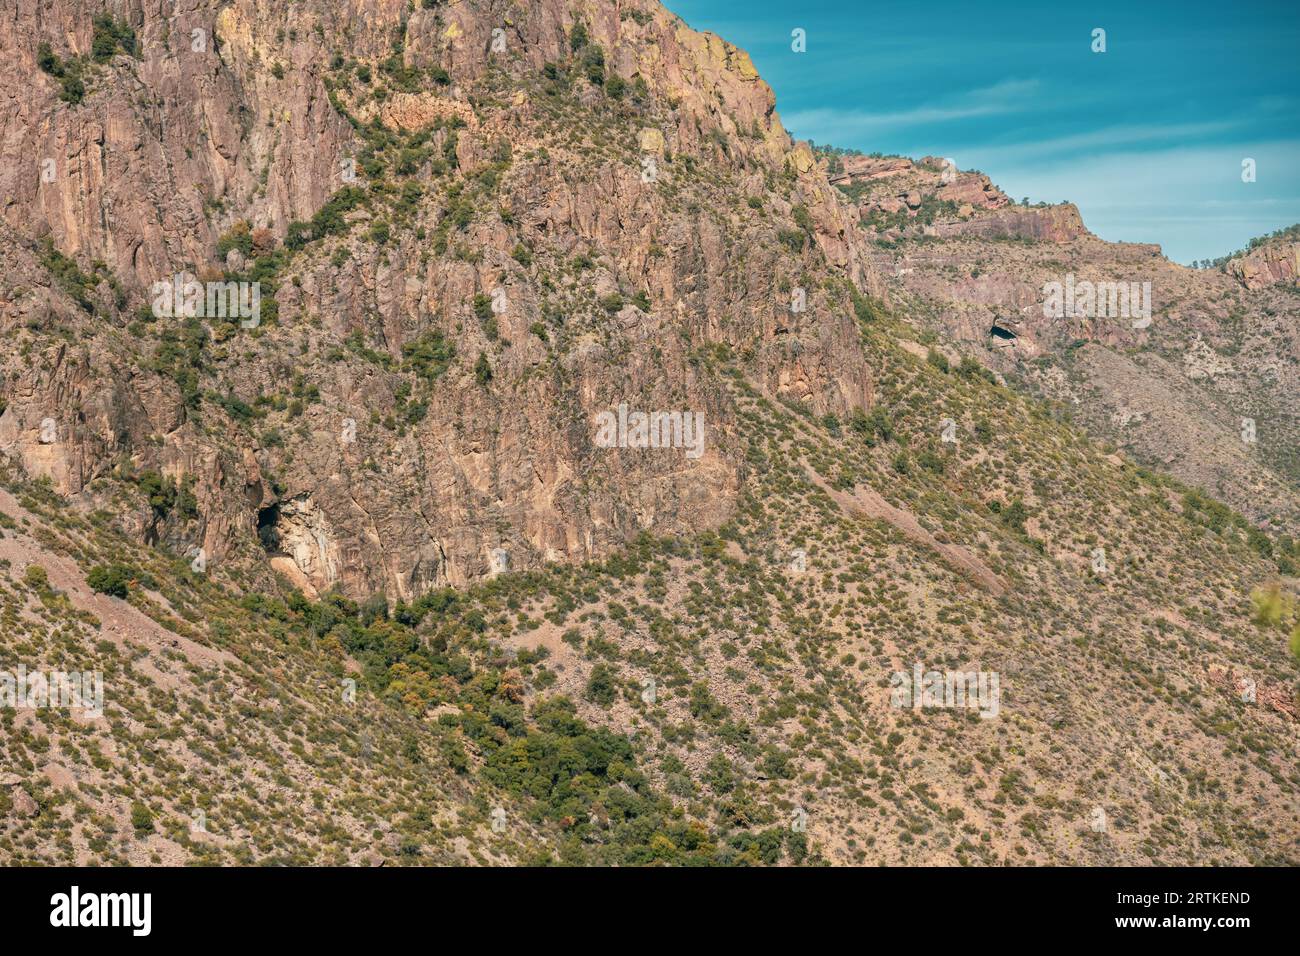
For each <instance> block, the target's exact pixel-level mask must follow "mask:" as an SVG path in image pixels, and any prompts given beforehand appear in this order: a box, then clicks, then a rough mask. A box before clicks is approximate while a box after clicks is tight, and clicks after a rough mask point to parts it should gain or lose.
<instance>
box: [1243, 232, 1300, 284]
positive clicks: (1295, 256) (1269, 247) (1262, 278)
mask: <svg viewBox="0 0 1300 956" xmlns="http://www.w3.org/2000/svg"><path fill="white" fill-rule="evenodd" d="M1226 268H1227V270H1228V274H1229V275H1231V276H1232V277H1233V278H1235V279H1236V280H1237V281H1238V282H1240V283H1241V284H1242V285H1244V286H1245V287H1246V288H1247V289H1263V288H1267V287H1268V286H1270V285H1277V284H1278V283H1289V284H1291V285H1295V284H1296V283H1297V282H1300V242H1286V241H1278V242H1266V243H1263V244H1261V245H1260V246H1259V247H1257V248H1255V249H1252V250H1251V251H1250V252H1247V253H1245V254H1243V255H1240V256H1236V257H1235V258H1232V259H1229V260H1228V262H1227V266H1226Z"/></svg>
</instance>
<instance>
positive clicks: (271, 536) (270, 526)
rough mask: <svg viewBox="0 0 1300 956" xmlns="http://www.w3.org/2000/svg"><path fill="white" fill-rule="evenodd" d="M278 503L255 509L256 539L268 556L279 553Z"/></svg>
mask: <svg viewBox="0 0 1300 956" xmlns="http://www.w3.org/2000/svg"><path fill="white" fill-rule="evenodd" d="M279 524H280V503H279V502H278V501H277V502H274V503H272V504H269V505H267V506H266V507H265V508H258V509H257V537H258V540H260V541H261V542H262V547H263V548H265V549H266V551H267V553H269V554H277V553H279V551H280V530H279Z"/></svg>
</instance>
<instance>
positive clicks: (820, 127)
mask: <svg viewBox="0 0 1300 956" xmlns="http://www.w3.org/2000/svg"><path fill="white" fill-rule="evenodd" d="M1037 89H1038V80H1036V79H1028V80H1014V79H1012V80H1003V81H1002V82H1000V83H995V84H994V85H992V86H986V87H983V88H981V89H977V90H969V91H967V92H965V93H962V94H960V95H958V96H954V97H951V98H947V99H945V100H943V101H941V102H935V103H929V104H925V105H922V106H917V107H914V108H912V109H907V110H894V111H890V112H871V111H868V110H846V109H842V108H839V107H822V108H818V109H811V110H795V111H793V112H790V113H786V114H782V117H781V119H782V122H783V123H784V124H785V126H786V128H787V129H790V130H792V131H794V132H795V134H796V135H798V136H811V137H812V138H814V139H819V140H820V139H831V140H837V138H838V140H837V141H839V142H844V141H846V140H848V139H851V138H855V137H857V136H859V135H861V134H864V133H872V134H876V135H879V134H880V133H883V132H885V131H889V130H895V129H899V128H902V127H907V126H920V125H924V124H927V123H946V122H951V121H952V120H958V119H967V118H970V117H976V116H992V115H995V114H999V113H1014V112H1017V111H1019V110H1022V109H1024V108H1025V103H1026V100H1027V99H1028V98H1029V97H1031V96H1032V95H1033V94H1034V93H1035V91H1036V90H1037Z"/></svg>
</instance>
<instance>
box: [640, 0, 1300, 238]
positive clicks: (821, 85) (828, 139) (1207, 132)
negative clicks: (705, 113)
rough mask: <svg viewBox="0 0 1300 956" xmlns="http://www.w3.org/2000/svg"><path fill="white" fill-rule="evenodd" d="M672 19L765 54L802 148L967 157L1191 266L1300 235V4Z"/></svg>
mask: <svg viewBox="0 0 1300 956" xmlns="http://www.w3.org/2000/svg"><path fill="white" fill-rule="evenodd" d="M666 5H667V6H668V8H669V9H670V10H672V11H673V12H674V13H677V14H678V15H680V16H681V17H682V18H683V19H684V20H685V21H686V22H687V23H688V24H690V25H691V26H692V27H695V28H696V29H703V30H711V31H713V32H715V33H718V34H720V35H721V36H723V37H725V38H726V39H727V40H729V41H731V42H732V43H735V44H736V45H738V46H740V47H742V48H744V49H745V50H747V51H749V53H750V55H751V56H752V57H753V59H754V63H755V65H756V66H757V67H758V70H759V72H760V73H761V74H762V75H763V78H764V79H765V80H767V82H768V83H770V84H771V85H772V88H773V89H774V90H776V98H777V111H778V112H779V113H780V115H781V119H782V121H783V122H784V123H785V126H786V128H787V129H788V130H789V131H790V133H791V134H792V135H794V136H795V137H797V138H799V139H812V140H815V141H816V142H818V143H827V144H832V145H836V146H848V147H853V148H856V149H860V150H862V151H864V152H873V151H880V152H884V153H900V154H902V155H905V156H916V157H919V156H925V155H933V156H946V157H951V158H952V159H953V160H954V161H955V162H956V164H957V166H958V167H959V168H960V169H979V170H981V171H983V172H985V173H988V174H989V176H990V177H992V179H993V181H994V182H995V183H997V184H998V185H999V186H1001V187H1002V188H1003V189H1004V190H1005V191H1006V192H1007V193H1008V194H1010V195H1011V196H1013V197H1014V198H1015V199H1017V200H1019V199H1022V198H1024V197H1026V196H1027V197H1028V198H1029V199H1030V200H1031V201H1034V202H1037V201H1039V200H1042V201H1046V202H1060V201H1062V200H1069V201H1071V202H1075V203H1077V204H1078V205H1079V207H1080V209H1081V210H1082V212H1083V217H1084V222H1085V223H1086V224H1087V225H1088V227H1089V228H1090V229H1091V230H1092V231H1093V232H1095V233H1096V234H1097V235H1099V236H1101V237H1102V238H1104V239H1110V240H1116V241H1121V240H1122V241H1128V242H1158V243H1160V245H1161V246H1163V247H1164V251H1165V254H1166V255H1168V256H1169V258H1171V259H1173V260H1174V261H1176V262H1184V263H1186V262H1190V261H1192V260H1194V259H1204V258H1213V257H1215V256H1220V255H1224V254H1226V253H1228V252H1231V251H1233V250H1236V249H1238V248H1240V247H1242V246H1244V245H1245V243H1246V242H1247V241H1248V240H1249V239H1251V238H1252V237H1254V236H1258V235H1264V234H1266V233H1269V232H1272V231H1273V230H1275V229H1278V228H1280V227H1282V226H1288V225H1290V224H1292V223H1295V222H1300V82H1298V81H1300V65H1298V64H1300V3H1297V2H1295V0H1290V2H1272V0H1262V2H1252V3H1240V2H1234V0H1218V2H1215V3H1203V2H1199V0H1183V2H1178V3H1173V2H1154V3H1153V2H1148V3H1141V4H1139V3H1136V2H1134V0H1129V2H1125V3H1107V2H1100V3H1099V2H1092V3H1088V4H1073V5H1066V4H1058V3H1052V2H1050V0H1049V2H1043V3H1025V2H1003V3H996V2H986V3H976V2H974V0H960V2H955V0H924V2H921V3H913V2H910V0H902V2H894V3H888V4H882V3H868V2H863V0H838V2H835V0H804V2H801V3H797V4H793V3H777V2H774V0H749V2H746V3H743V4H739V3H736V2H735V0H666ZM1097 27H1100V28H1103V29H1105V31H1106V52H1105V53H1093V52H1092V49H1091V47H1092V42H1093V41H1092V31H1093V29H1094V28H1097ZM795 28H801V29H803V30H805V31H806V36H807V52H805V53H795V52H793V51H792V49H791V31H792V30H794V29H795ZM1245 158H1251V159H1254V160H1255V163H1256V181H1255V182H1253V183H1243V182H1242V178H1241V177H1242V160H1243V159H1245Z"/></svg>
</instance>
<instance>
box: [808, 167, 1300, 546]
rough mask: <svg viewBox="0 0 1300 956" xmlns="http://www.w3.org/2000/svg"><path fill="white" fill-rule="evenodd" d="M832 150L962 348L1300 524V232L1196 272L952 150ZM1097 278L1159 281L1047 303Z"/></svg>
mask: <svg viewBox="0 0 1300 956" xmlns="http://www.w3.org/2000/svg"><path fill="white" fill-rule="evenodd" d="M821 161H822V163H823V164H824V165H825V166H826V167H827V170H828V174H829V175H830V177H831V179H832V181H833V182H835V183H836V185H837V186H838V187H839V188H840V189H841V190H842V191H844V192H845V193H846V195H847V196H848V197H849V198H851V199H852V200H853V201H854V202H855V203H856V205H857V208H858V210H859V215H860V217H861V220H862V222H863V225H864V226H865V228H866V229H867V230H868V231H869V232H870V233H871V234H872V235H873V236H874V237H875V247H876V254H875V255H876V264H877V267H878V270H879V271H880V273H881V274H882V275H884V276H886V278H887V282H888V285H889V295H890V297H891V298H893V299H894V300H896V301H898V302H899V303H906V310H907V311H908V312H909V313H910V314H912V315H913V316H914V317H915V318H916V319H917V320H919V321H922V322H923V323H925V324H926V325H928V327H929V328H930V330H932V331H933V332H935V333H936V334H939V335H940V336H941V337H942V339H943V340H944V341H945V342H947V343H950V347H951V348H952V349H953V351H952V353H951V354H953V355H954V357H956V356H957V355H961V354H965V355H970V356H972V357H975V358H977V359H978V360H979V361H980V362H981V363H983V364H985V365H988V366H989V367H991V368H993V369H995V370H996V371H998V372H1000V373H1001V374H1003V375H1005V376H1007V377H1008V379H1010V380H1012V381H1017V382H1020V383H1022V384H1024V385H1025V387H1027V388H1029V389H1031V390H1032V391H1033V392H1035V393H1036V394H1039V395H1042V396H1045V397H1048V398H1050V399H1052V400H1055V401H1057V402H1060V403H1061V404H1062V406H1063V407H1064V408H1066V409H1068V412H1069V414H1071V415H1072V416H1074V417H1076V418H1077V419H1078V420H1079V421H1080V422H1081V423H1083V424H1085V425H1087V427H1088V428H1089V429H1090V430H1092V431H1093V432H1094V433H1095V434H1098V435H1100V436H1103V437H1105V438H1108V439H1109V440H1111V441H1112V442H1114V443H1115V445H1116V446H1117V447H1119V448H1122V449H1124V450H1125V451H1127V452H1129V453H1131V454H1133V455H1134V456H1135V457H1136V458H1137V459H1138V460H1140V461H1142V462H1144V463H1146V464H1150V465H1154V466H1158V467H1160V468H1162V469H1166V470H1168V471H1170V472H1171V473H1173V474H1175V475H1177V476H1178V477H1179V478H1181V479H1183V480H1184V481H1186V482H1188V483H1189V484H1191V485H1194V486H1196V487H1198V488H1200V489H1202V490H1204V491H1205V492H1207V493H1209V494H1211V495H1214V496H1215V497H1218V498H1221V499H1223V500H1225V501H1227V502H1229V503H1231V504H1232V505H1233V506H1234V507H1236V508H1238V509H1240V510H1241V511H1242V512H1244V513H1245V514H1247V515H1250V516H1251V518H1252V519H1253V520H1255V521H1256V522H1258V523H1260V525H1261V527H1264V528H1267V529H1268V530H1270V531H1271V532H1272V533H1274V534H1279V533H1280V534H1284V535H1288V536H1290V537H1294V536H1295V535H1296V533H1297V530H1300V491H1298V489H1300V418H1297V405H1296V403H1295V401H1294V396H1295V394H1296V389H1297V387H1298V386H1300V299H1298V298H1297V293H1296V288H1295V285H1294V282H1292V281H1291V279H1292V276H1291V272H1290V271H1288V270H1289V269H1290V266H1289V265H1288V262H1289V261H1290V258H1293V256H1292V255H1291V253H1292V249H1291V246H1292V243H1291V242H1290V241H1289V240H1288V239H1287V238H1286V237H1285V236H1282V237H1278V238H1274V239H1270V240H1269V241H1268V242H1265V243H1262V244H1252V248H1251V249H1250V250H1249V251H1247V252H1245V253H1243V254H1241V255H1239V256H1237V257H1234V258H1231V259H1229V260H1228V261H1227V262H1226V263H1224V265H1223V267H1222V268H1214V269H1190V268H1186V267H1183V266H1180V265H1177V264H1175V263H1172V262H1170V261H1169V260H1167V259H1165V258H1164V257H1163V256H1162V255H1161V252H1160V248H1159V247H1158V246H1155V245H1149V244H1140V243H1112V242H1105V241H1103V240H1101V239H1099V238H1097V237H1096V236H1094V235H1092V234H1091V233H1090V232H1088V231H1087V229H1086V228H1084V225H1083V222H1082V220H1081V218H1080V216H1079V212H1078V210H1077V208H1075V207H1074V206H1073V205H1070V204H1068V203H1067V204H1062V205H1058V206H1024V205H1018V204H1014V203H1012V202H1011V201H1010V199H1009V198H1008V197H1006V196H1005V194H1003V193H1002V192H1001V191H1000V190H999V189H997V187H996V186H993V185H992V184H991V183H990V182H989V180H988V178H987V177H986V176H983V175H982V174H979V173H974V172H966V171H960V170H957V169H956V168H955V167H952V166H949V165H945V161H944V160H940V159H935V158H933V157H928V158H926V159H924V160H921V161H919V162H915V163H914V162H912V161H911V160H908V159H905V158H901V157H881V158H870V157H860V156H852V155H850V156H847V157H841V156H835V155H830V156H823V157H822V158H821ZM1085 282H1087V283H1091V284H1103V283H1116V284H1121V285H1122V286H1123V287H1124V291H1126V292H1127V291H1129V290H1131V289H1132V288H1133V287H1134V284H1136V287H1137V288H1138V289H1141V287H1142V286H1143V285H1145V286H1146V290H1145V292H1143V293H1142V296H1141V297H1140V299H1139V298H1133V299H1132V302H1131V304H1130V307H1129V308H1128V310H1127V311H1125V309H1124V305H1125V304H1126V303H1125V299H1127V298H1128V297H1127V296H1125V297H1124V298H1119V296H1116V297H1115V299H1113V300H1112V299H1111V298H1110V295H1109V290H1108V292H1107V295H1106V296H1099V297H1098V299H1097V302H1096V307H1095V308H1092V309H1088V308H1085V304H1084V301H1083V299H1082V298H1080V299H1079V301H1078V303H1077V311H1079V312H1080V314H1077V315H1074V314H1069V312H1068V310H1066V309H1064V308H1062V309H1060V310H1057V313H1059V314H1057V313H1053V314H1048V313H1047V311H1046V310H1045V309H1044V306H1045V304H1048V301H1049V295H1050V290H1049V286H1050V285H1051V284H1053V283H1055V284H1057V286H1058V287H1064V286H1066V285H1067V284H1070V285H1073V284H1076V283H1077V284H1079V285H1080V287H1082V283H1085ZM1117 306H1118V307H1117ZM1121 313H1122V314H1121ZM995 326H996V329H995ZM1000 330H1006V331H1005V332H1003V331H1000ZM1006 332H1010V333H1012V334H1011V335H1010V336H1007V335H1006ZM991 333H992V334H991ZM1251 423H1253V427H1252V424H1251Z"/></svg>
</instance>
